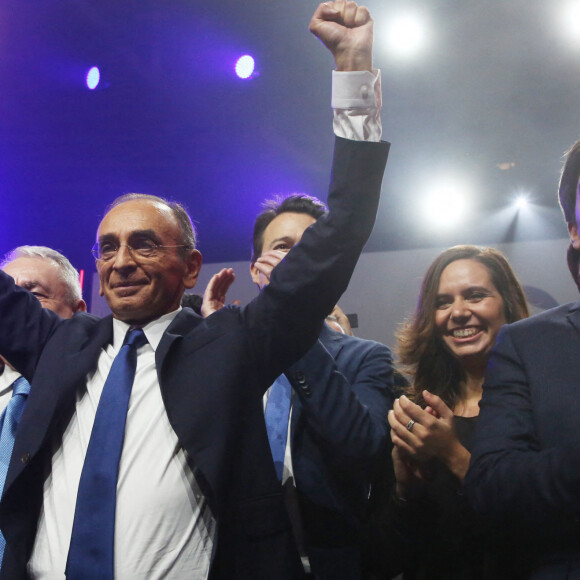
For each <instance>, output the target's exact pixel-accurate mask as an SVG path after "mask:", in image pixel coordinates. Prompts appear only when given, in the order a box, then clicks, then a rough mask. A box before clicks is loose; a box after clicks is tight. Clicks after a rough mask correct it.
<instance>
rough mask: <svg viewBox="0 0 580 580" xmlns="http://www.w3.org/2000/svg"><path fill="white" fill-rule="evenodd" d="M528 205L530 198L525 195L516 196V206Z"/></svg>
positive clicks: (522, 207)
mask: <svg viewBox="0 0 580 580" xmlns="http://www.w3.org/2000/svg"><path fill="white" fill-rule="evenodd" d="M527 205H528V198H527V197H526V196H525V195H519V196H518V197H517V198H516V207H517V208H518V209H524V207H526V206H527Z"/></svg>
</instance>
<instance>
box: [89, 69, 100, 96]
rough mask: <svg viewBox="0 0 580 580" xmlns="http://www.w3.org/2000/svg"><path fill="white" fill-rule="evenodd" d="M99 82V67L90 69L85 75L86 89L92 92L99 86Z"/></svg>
mask: <svg viewBox="0 0 580 580" xmlns="http://www.w3.org/2000/svg"><path fill="white" fill-rule="evenodd" d="M100 80H101V71H99V67H96V66H94V67H92V68H90V69H89V72H88V73H87V78H86V83H87V87H88V88H89V89H90V90H91V91H92V90H94V89H96V88H97V87H98V86H99V81H100Z"/></svg>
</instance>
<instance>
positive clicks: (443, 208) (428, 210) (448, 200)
mask: <svg viewBox="0 0 580 580" xmlns="http://www.w3.org/2000/svg"><path fill="white" fill-rule="evenodd" d="M466 209H467V194H466V190H465V188H464V187H463V186H462V185H460V184H457V183H453V182H449V183H448V184H442V185H439V186H436V187H435V188H433V189H432V190H431V192H430V193H428V195H427V198H426V201H425V204H424V211H425V216H426V218H427V219H428V220H429V221H430V222H432V223H434V224H435V225H437V226H442V227H446V226H452V225H454V224H456V223H457V222H458V221H459V220H460V219H462V218H463V217H464V216H465V213H466Z"/></svg>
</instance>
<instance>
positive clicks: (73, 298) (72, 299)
mask: <svg viewBox="0 0 580 580" xmlns="http://www.w3.org/2000/svg"><path fill="white" fill-rule="evenodd" d="M17 258H41V259H43V260H50V261H51V262H54V263H55V264H56V265H57V266H58V267H59V271H60V276H61V279H62V281H63V282H64V284H65V286H66V296H65V298H66V301H67V302H68V303H69V304H70V305H71V306H74V305H75V304H76V302H77V301H78V300H81V298H82V297H83V296H82V291H81V283H80V279H79V273H78V271H77V270H76V268H75V267H74V266H73V265H72V264H71V263H70V261H69V259H68V258H66V257H65V256H63V255H62V254H61V253H60V252H57V251H56V250H53V249H51V248H47V247H46V246H19V247H18V248H14V249H13V250H12V251H10V252H8V253H7V254H6V255H5V256H4V259H3V260H2V262H0V270H3V269H4V268H5V267H6V266H7V265H8V264H10V262H14V260H16V259H17Z"/></svg>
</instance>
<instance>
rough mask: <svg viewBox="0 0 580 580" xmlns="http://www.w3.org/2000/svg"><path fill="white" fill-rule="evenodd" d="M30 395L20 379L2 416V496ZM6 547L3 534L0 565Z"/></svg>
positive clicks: (0, 478) (0, 538)
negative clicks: (19, 424) (19, 425)
mask: <svg viewBox="0 0 580 580" xmlns="http://www.w3.org/2000/svg"><path fill="white" fill-rule="evenodd" d="M28 393H30V385H29V384H28V381H27V380H26V379H25V378H24V377H20V378H18V379H16V380H15V381H14V385H13V387H12V398H11V399H10V401H9V402H8V405H7V406H6V408H5V409H4V411H3V412H2V415H0V495H1V494H2V492H3V491H4V483H5V482H6V474H7V473H8V466H9V465H10V458H11V457H12V449H13V447H14V436H15V435H16V428H17V427H18V423H19V422H20V417H22V412H23V411H24V405H26V398H27V397H28ZM5 547H6V540H5V539H4V536H3V535H2V533H0V564H1V563H2V558H3V557H4V548H5Z"/></svg>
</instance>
